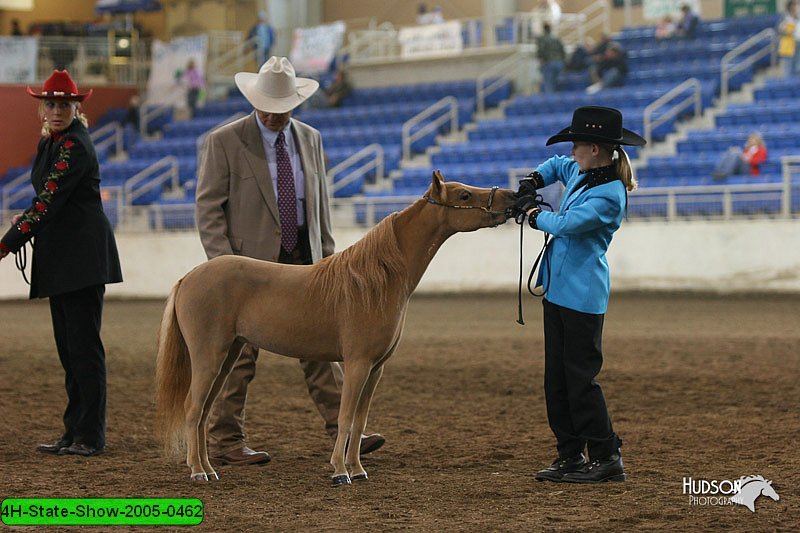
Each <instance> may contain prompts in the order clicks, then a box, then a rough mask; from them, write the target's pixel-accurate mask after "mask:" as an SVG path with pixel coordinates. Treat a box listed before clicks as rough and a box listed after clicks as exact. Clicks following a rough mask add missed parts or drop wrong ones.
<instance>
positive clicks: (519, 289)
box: [517, 194, 553, 326]
mask: <svg viewBox="0 0 800 533" xmlns="http://www.w3.org/2000/svg"><path fill="white" fill-rule="evenodd" d="M536 204H537V205H538V206H544V207H547V208H549V210H550V211H553V206H551V205H550V204H548V203H547V202H544V201H543V198H542V195H540V194H537V195H536ZM526 219H527V217H526ZM524 223H525V220H522V221H521V222H520V223H519V282H518V285H517V324H520V325H522V326H524V325H525V320H524V319H523V318H522V234H523V232H524V230H525V228H524ZM548 244H550V234H549V233H545V234H544V244H542V249H541V250H540V251H539V255H538V256H536V261H534V263H533V267H532V268H531V272H530V274H529V275H528V284H527V287H528V292H529V293H531V294H532V295H533V296H536V297H540V296H544V294H545V293H546V292H547V289H546V288H545V289H544V290H543V291H542V294H536V293H535V292H533V289H531V281H532V280H533V275H534V274H535V273H536V268H537V267H538V266H539V262H540V261H541V260H542V257H544V253H545V251H546V250H547V245H548ZM547 276H548V278H549V277H550V272H549V271H548V272H547ZM548 285H550V283H549V279H548Z"/></svg>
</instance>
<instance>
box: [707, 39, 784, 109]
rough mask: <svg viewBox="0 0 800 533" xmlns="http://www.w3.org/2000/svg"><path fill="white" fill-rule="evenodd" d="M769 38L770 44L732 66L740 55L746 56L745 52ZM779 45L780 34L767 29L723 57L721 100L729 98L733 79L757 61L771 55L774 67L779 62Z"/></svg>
mask: <svg viewBox="0 0 800 533" xmlns="http://www.w3.org/2000/svg"><path fill="white" fill-rule="evenodd" d="M767 38H769V42H768V43H767V44H766V45H764V46H762V47H761V48H759V49H758V50H756V51H755V52H753V54H751V55H749V56H747V58H746V59H744V60H743V61H742V62H740V63H738V64H736V65H732V64H731V63H732V61H733V59H734V58H736V57H739V56H740V55H742V54H744V53H745V52H748V51H750V50H751V49H752V48H755V47H756V46H757V45H758V43H760V42H761V41H763V40H764V39H767ZM777 43H778V34H777V32H776V31H775V30H774V29H773V28H766V29H764V30H761V31H760V32H758V33H756V34H755V35H753V36H752V37H750V38H749V39H747V40H745V41H744V42H743V43H742V44H740V45H739V46H737V47H736V48H734V49H733V50H731V51H730V52H728V53H727V54H725V55H724V56H722V59H721V60H720V98H721V99H722V100H723V101H724V100H726V99H727V98H728V90H729V88H728V85H729V84H730V80H731V78H733V77H734V76H735V75H736V74H738V73H739V72H741V71H743V70H744V69H746V68H748V67H750V66H751V65H753V64H754V63H755V62H756V61H758V60H759V59H761V58H762V57H765V56H767V55H770V56H771V57H770V64H771V65H774V64H775V62H776V60H777V50H778V49H777Z"/></svg>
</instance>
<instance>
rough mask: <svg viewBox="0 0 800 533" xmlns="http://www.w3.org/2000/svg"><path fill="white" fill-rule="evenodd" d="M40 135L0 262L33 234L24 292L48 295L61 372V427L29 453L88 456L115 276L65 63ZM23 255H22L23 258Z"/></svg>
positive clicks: (99, 426) (48, 96)
mask: <svg viewBox="0 0 800 533" xmlns="http://www.w3.org/2000/svg"><path fill="white" fill-rule="evenodd" d="M28 94H30V95H31V96H33V97H34V98H37V99H39V101H40V103H39V118H40V119H41V120H42V138H41V139H40V140H39V145H38V148H37V153H36V158H35V160H34V162H33V168H32V169H31V183H32V185H33V190H34V193H35V194H36V196H35V197H34V198H33V200H32V202H31V206H30V207H29V208H28V209H27V210H25V212H24V213H22V214H21V215H16V216H15V217H13V219H12V225H11V228H10V229H9V230H8V231H7V232H6V234H5V235H4V236H3V238H2V239H0V259H2V258H3V257H5V256H6V255H8V254H9V253H11V252H14V253H16V252H18V251H19V250H20V249H21V248H23V247H24V246H25V244H26V243H27V242H28V241H30V240H31V239H34V238H35V243H34V245H33V266H32V268H31V281H30V285H31V288H30V297H31V298H49V300H50V314H51V317H52V321H53V332H54V334H55V341H56V350H57V351H58V357H59V359H60V361H61V366H62V367H63V368H64V372H65V373H66V378H65V385H66V389H67V399H68V403H67V407H66V410H65V412H64V433H63V434H62V435H61V437H60V438H58V439H56V440H55V441H54V442H52V443H49V444H41V445H39V446H38V447H37V450H38V451H40V452H42V453H48V454H59V455H82V456H85V457H89V456H92V455H97V454H99V453H102V452H103V450H104V449H105V444H106V440H105V432H106V366H105V350H104V349H103V342H102V340H101V339H100V323H101V320H102V315H103V296H104V294H105V286H106V284H107V283H119V282H121V281H122V273H121V271H120V264H119V256H118V254H117V246H116V243H115V240H114V233H113V232H112V230H111V224H110V223H109V222H108V219H107V218H106V215H105V213H104V212H103V204H102V202H101V199H100V172H99V165H98V161H97V154H96V153H95V149H94V145H93V144H92V139H91V137H90V136H89V130H88V129H87V128H86V126H87V121H86V116H85V115H84V114H83V113H82V112H81V107H80V103H81V102H83V101H84V100H85V99H86V98H88V97H89V96H90V95H91V94H92V91H91V90H90V91H88V92H85V93H81V92H79V91H78V86H77V85H76V83H75V81H74V80H73V79H72V78H71V77H70V75H69V73H68V72H67V71H65V70H56V71H54V72H53V74H52V75H51V76H50V77H49V78H48V79H47V80H46V81H45V82H44V85H43V87H42V91H41V93H36V92H34V91H33V90H31V88H30V87H28ZM23 257H24V256H23Z"/></svg>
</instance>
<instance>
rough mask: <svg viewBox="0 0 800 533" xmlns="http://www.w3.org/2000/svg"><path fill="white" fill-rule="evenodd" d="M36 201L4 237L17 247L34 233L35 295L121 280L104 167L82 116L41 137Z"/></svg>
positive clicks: (1, 242) (0, 243)
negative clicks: (103, 188)
mask: <svg viewBox="0 0 800 533" xmlns="http://www.w3.org/2000/svg"><path fill="white" fill-rule="evenodd" d="M31 184H32V185H33V188H34V190H35V191H36V197H34V198H33V200H32V202H31V206H30V207H29V208H28V209H27V210H25V212H24V213H23V214H22V217H21V218H20V219H19V220H18V221H17V223H16V224H14V225H13V226H12V227H11V229H9V230H8V232H7V233H6V234H5V236H3V238H2V239H0V247H1V248H5V249H6V250H4V251H10V252H16V251H17V250H19V249H20V248H21V247H22V246H23V245H24V244H25V243H26V242H28V241H29V240H31V239H33V238H34V237H35V240H34V245H33V264H32V266H31V292H30V297H31V298H45V297H48V296H54V295H57V294H64V293H67V292H71V291H75V290H78V289H83V288H85V287H89V286H91V285H102V284H106V283H118V282H120V281H122V272H121V270H120V264H119V255H118V253H117V245H116V241H115V240H114V233H113V231H112V230H111V224H110V223H109V222H108V218H106V215H105V212H104V211H103V204H102V201H101V200H100V168H99V164H98V162H97V154H96V153H95V151H94V145H93V144H92V140H91V137H89V132H88V131H87V129H86V128H85V127H84V126H83V124H81V123H80V121H78V120H77V119H76V120H74V121H73V122H72V124H71V125H70V126H69V127H68V128H67V129H65V130H64V131H62V132H61V133H60V134H54V135H50V136H48V137H43V138H42V139H41V140H40V141H39V146H38V150H37V153H36V159H35V160H34V162H33V168H32V169H31Z"/></svg>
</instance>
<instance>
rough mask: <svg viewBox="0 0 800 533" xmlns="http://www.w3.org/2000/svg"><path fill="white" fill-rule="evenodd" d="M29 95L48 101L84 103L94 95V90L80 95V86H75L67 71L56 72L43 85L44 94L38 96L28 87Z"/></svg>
mask: <svg viewBox="0 0 800 533" xmlns="http://www.w3.org/2000/svg"><path fill="white" fill-rule="evenodd" d="M28 94H29V95H31V96H33V97H34V98H39V99H45V98H46V99H48V100H77V101H78V102H83V101H84V100H86V99H87V98H89V97H90V96H91V95H92V90H91V89H89V92H87V93H83V94H80V93H79V92H78V86H77V85H75V80H73V79H72V78H71V77H70V75H69V72H67V71H66V70H54V71H53V73H52V74H51V75H50V77H49V78H47V80H45V82H44V85H42V93H41V94H36V93H35V92H34V91H33V90H32V89H31V88H30V87H28Z"/></svg>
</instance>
